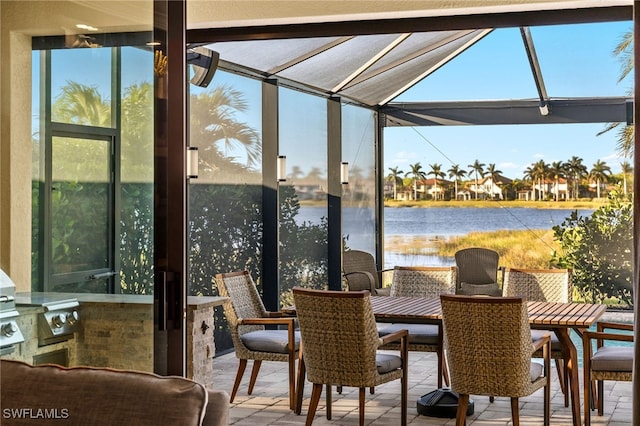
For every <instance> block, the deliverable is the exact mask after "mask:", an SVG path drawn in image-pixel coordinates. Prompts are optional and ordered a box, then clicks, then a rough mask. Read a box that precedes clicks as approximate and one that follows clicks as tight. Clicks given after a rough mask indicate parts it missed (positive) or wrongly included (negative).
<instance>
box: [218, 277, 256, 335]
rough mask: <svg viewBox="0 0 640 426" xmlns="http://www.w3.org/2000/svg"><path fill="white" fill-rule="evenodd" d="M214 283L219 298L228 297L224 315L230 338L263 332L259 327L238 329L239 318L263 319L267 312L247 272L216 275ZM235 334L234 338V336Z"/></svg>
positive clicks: (250, 326)
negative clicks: (256, 331) (228, 300)
mask: <svg viewBox="0 0 640 426" xmlns="http://www.w3.org/2000/svg"><path fill="white" fill-rule="evenodd" d="M216 283H217V285H218V291H219V293H220V296H223V297H228V298H229V299H230V300H231V303H226V304H225V306H224V313H225V316H226V317H227V322H228V323H229V326H230V328H231V337H232V338H234V337H238V336H237V335H238V334H244V333H248V332H250V331H255V330H263V329H264V326H261V325H242V326H240V327H238V319H239V318H263V317H266V316H267V310H266V309H265V307H264V304H263V303H262V299H261V298H260V294H259V293H258V289H257V288H256V285H255V283H254V282H253V279H252V278H251V275H250V274H249V272H247V271H238V272H229V273H226V274H218V275H216ZM234 334H235V336H234Z"/></svg>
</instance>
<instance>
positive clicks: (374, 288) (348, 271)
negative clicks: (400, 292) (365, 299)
mask: <svg viewBox="0 0 640 426" xmlns="http://www.w3.org/2000/svg"><path fill="white" fill-rule="evenodd" d="M342 269H343V276H344V278H345V279H346V280H347V286H348V288H349V291H359V290H369V291H370V292H371V294H374V295H375V294H378V295H388V290H385V289H383V288H381V287H382V284H381V280H382V273H383V272H385V271H387V270H388V269H384V270H378V269H377V267H376V261H375V259H374V258H373V256H372V255H371V253H367V252H366V251H360V250H347V251H345V252H344V253H343V255H342Z"/></svg>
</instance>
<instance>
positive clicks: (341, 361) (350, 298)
mask: <svg viewBox="0 0 640 426" xmlns="http://www.w3.org/2000/svg"><path fill="white" fill-rule="evenodd" d="M293 299H294V302H295V306H296V314H297V317H298V321H299V324H300V335H301V338H302V345H303V348H304V349H303V350H304V360H305V365H306V368H307V376H308V378H309V381H310V382H312V383H333V384H336V385H344V386H354V387H369V386H373V385H374V384H375V380H376V376H377V371H376V349H377V348H378V346H379V338H378V331H377V329H376V322H375V318H374V316H373V309H372V308H371V300H370V298H369V292H367V291H358V292H343V291H323V290H308V289H300V288H297V287H296V288H294V289H293Z"/></svg>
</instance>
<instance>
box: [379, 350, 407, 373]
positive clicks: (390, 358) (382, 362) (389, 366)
mask: <svg viewBox="0 0 640 426" xmlns="http://www.w3.org/2000/svg"><path fill="white" fill-rule="evenodd" d="M398 368H402V358H400V357H399V356H397V355H391V354H382V353H377V354H376V369H377V370H378V373H379V374H384V373H388V372H390V371H393V370H397V369H398Z"/></svg>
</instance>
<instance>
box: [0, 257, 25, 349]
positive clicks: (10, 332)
mask: <svg viewBox="0 0 640 426" xmlns="http://www.w3.org/2000/svg"><path fill="white" fill-rule="evenodd" d="M15 296H16V286H15V284H14V283H13V281H12V280H11V278H9V276H8V275H7V274H6V273H5V272H4V271H3V270H2V269H0V356H1V355H6V354H9V353H11V352H13V351H15V346H16V345H17V344H18V343H22V342H24V336H23V335H22V332H21V331H20V327H18V322H17V319H18V317H19V316H20V314H19V313H18V311H17V310H16V301H15V298H16V297H15Z"/></svg>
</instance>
